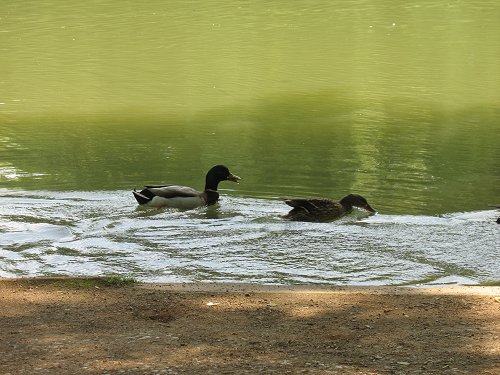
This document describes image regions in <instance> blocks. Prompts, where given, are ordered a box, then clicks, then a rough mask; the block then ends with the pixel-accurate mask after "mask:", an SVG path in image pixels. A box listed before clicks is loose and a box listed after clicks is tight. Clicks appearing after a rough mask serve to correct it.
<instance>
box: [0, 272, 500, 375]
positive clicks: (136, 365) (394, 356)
mask: <svg viewBox="0 0 500 375" xmlns="http://www.w3.org/2000/svg"><path fill="white" fill-rule="evenodd" d="M499 327H500V287H445V288H432V289H415V288H398V287H374V288H371V287H370V288H360V287H318V286H297V287H265V286H257V285H245V284H176V285H152V284H133V285H128V286H119V287H116V286H109V285H108V284H107V283H105V282H103V281H102V280H101V279H66V278H64V279H4V280H0V373H1V374H123V373H125V374H177V373H182V374H210V373H212V374H255V373H265V374H269V373H276V374H287V373H291V374H296V373H302V374H488V373H490V374H499V373H500V329H499Z"/></svg>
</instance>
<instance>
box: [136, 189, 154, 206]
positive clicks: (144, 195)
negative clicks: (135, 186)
mask: <svg viewBox="0 0 500 375" xmlns="http://www.w3.org/2000/svg"><path fill="white" fill-rule="evenodd" d="M132 193H133V194H134V197H135V200H136V201H137V203H139V204H147V203H149V202H151V200H152V199H153V198H154V196H155V195H154V194H153V193H152V192H151V191H149V190H148V189H144V190H141V191H140V192H137V191H135V190H134V191H133V192H132Z"/></svg>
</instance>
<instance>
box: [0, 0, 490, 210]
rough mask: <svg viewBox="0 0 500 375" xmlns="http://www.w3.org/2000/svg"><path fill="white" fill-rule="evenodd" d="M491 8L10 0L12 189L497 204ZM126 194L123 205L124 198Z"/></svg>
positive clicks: (7, 62) (480, 4)
mask: <svg viewBox="0 0 500 375" xmlns="http://www.w3.org/2000/svg"><path fill="white" fill-rule="evenodd" d="M499 20H500V5H499V4H498V2H497V1H467V2H465V1H408V2H406V1H405V2H397V1H293V2H283V1H254V2H245V1H234V2H222V1H214V0H208V1H148V2H143V3H138V2H132V1H86V2H81V1H79V2H77V1H72V0H70V1H64V2H62V1H47V0H42V1H22V2H19V1H3V2H2V5H1V6H0V187H3V188H5V189H8V190H9V191H10V190H15V189H24V190H57V191H67V190H77V191H82V190H85V191H89V190H90V191H93V190H119V191H123V193H124V195H126V198H124V199H132V201H131V202H130V203H131V204H133V198H132V197H131V195H129V194H128V193H127V194H125V191H127V190H130V189H132V188H134V187H136V188H138V187H140V186H141V185H142V184H145V183H179V184H187V185H192V186H194V187H199V188H202V187H203V178H204V174H205V173H206V170H207V169H208V168H209V167H211V166H212V165H214V164H218V163H224V164H227V165H228V166H229V167H230V169H231V170H232V171H233V172H234V173H236V174H238V175H240V176H241V177H242V178H243V179H242V182H241V184H240V185H233V184H230V183H225V184H224V185H221V187H222V188H226V189H231V190H225V191H224V193H225V194H234V195H239V196H248V197H269V198H281V197H288V196H309V195H316V196H331V197H341V196H343V195H345V194H347V193H349V192H357V193H360V194H362V195H364V196H366V197H367V198H368V200H369V201H370V203H372V205H373V206H374V207H376V208H377V209H378V210H379V211H380V212H384V213H409V214H420V213H425V214H443V213H447V212H458V211H469V210H483V209H486V208H487V205H488V204H489V203H500V189H499V186H500V151H499V149H500V147H499V145H500V64H499V61H500V22H498V21H499ZM120 193H121V192H120Z"/></svg>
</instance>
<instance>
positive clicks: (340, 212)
mask: <svg viewBox="0 0 500 375" xmlns="http://www.w3.org/2000/svg"><path fill="white" fill-rule="evenodd" d="M285 203H286V204H288V205H289V206H291V207H293V208H292V209H291V210H290V212H289V213H288V214H286V215H285V216H284V218H285V219H288V220H293V221H331V220H335V219H338V218H340V217H342V216H344V215H345V214H348V213H349V212H351V211H352V208H353V207H359V208H363V209H365V210H367V211H369V212H372V213H375V212H376V211H375V210H374V209H373V208H372V207H371V206H370V205H369V204H368V202H367V200H366V199H365V198H363V197H362V196H361V195H357V194H349V195H348V196H346V197H344V198H342V199H341V200H340V201H335V200H333V199H328V198H308V199H288V200H286V201H285Z"/></svg>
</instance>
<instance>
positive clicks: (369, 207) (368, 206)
mask: <svg viewBox="0 0 500 375" xmlns="http://www.w3.org/2000/svg"><path fill="white" fill-rule="evenodd" d="M363 208H364V209H365V210H367V211H370V212H372V213H374V214H376V213H377V211H376V210H374V209H373V208H372V206H370V205H369V204H367V205H366V206H364V207H363Z"/></svg>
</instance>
